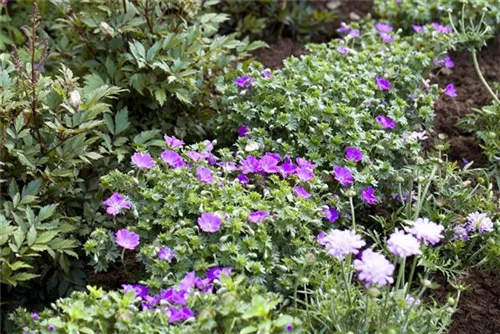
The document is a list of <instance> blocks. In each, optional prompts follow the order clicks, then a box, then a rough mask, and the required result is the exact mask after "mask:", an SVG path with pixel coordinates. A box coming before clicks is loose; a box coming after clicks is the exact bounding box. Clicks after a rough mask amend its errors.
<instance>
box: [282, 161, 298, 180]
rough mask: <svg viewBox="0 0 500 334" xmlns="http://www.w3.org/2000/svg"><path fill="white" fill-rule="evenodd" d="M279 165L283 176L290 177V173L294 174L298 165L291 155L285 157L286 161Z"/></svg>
mask: <svg viewBox="0 0 500 334" xmlns="http://www.w3.org/2000/svg"><path fill="white" fill-rule="evenodd" d="M279 167H280V169H281V175H282V176H283V177H288V176H290V175H293V174H295V172H296V171H297V166H295V165H294V164H293V163H292V162H291V160H290V157H285V162H284V163H283V164H282V165H281V166H279Z"/></svg>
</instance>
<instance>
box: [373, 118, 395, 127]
mask: <svg viewBox="0 0 500 334" xmlns="http://www.w3.org/2000/svg"><path fill="white" fill-rule="evenodd" d="M375 121H377V123H378V124H380V125H381V126H382V127H383V128H384V129H394V128H395V127H396V123H394V121H393V120H392V119H390V118H389V117H386V116H384V115H378V116H377V117H375Z"/></svg>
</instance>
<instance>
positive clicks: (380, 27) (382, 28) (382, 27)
mask: <svg viewBox="0 0 500 334" xmlns="http://www.w3.org/2000/svg"><path fill="white" fill-rule="evenodd" d="M375 29H377V31H378V32H385V33H388V32H391V31H392V30H393V28H392V26H391V25H390V24H387V23H380V22H379V23H376V24H375Z"/></svg>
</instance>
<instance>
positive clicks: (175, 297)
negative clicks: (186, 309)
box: [160, 288, 187, 305]
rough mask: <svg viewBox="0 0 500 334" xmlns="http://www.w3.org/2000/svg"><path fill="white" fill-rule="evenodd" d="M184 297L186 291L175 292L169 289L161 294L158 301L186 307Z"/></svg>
mask: <svg viewBox="0 0 500 334" xmlns="http://www.w3.org/2000/svg"><path fill="white" fill-rule="evenodd" d="M186 295H187V291H186V290H176V289H174V288H169V289H167V290H165V291H164V292H163V293H162V294H161V296H160V299H161V300H165V301H167V302H169V303H171V304H177V305H187V299H186V297H187V296H186Z"/></svg>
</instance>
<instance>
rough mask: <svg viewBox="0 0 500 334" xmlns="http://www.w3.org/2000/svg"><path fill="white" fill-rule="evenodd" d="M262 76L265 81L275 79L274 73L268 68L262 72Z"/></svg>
mask: <svg viewBox="0 0 500 334" xmlns="http://www.w3.org/2000/svg"><path fill="white" fill-rule="evenodd" d="M261 74H262V76H263V77H264V79H271V78H272V77H273V73H272V72H271V70H270V69H268V68H266V69H265V70H263V71H262V72H261Z"/></svg>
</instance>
